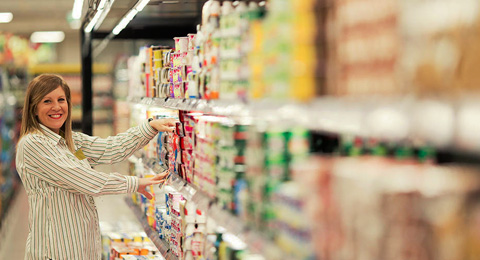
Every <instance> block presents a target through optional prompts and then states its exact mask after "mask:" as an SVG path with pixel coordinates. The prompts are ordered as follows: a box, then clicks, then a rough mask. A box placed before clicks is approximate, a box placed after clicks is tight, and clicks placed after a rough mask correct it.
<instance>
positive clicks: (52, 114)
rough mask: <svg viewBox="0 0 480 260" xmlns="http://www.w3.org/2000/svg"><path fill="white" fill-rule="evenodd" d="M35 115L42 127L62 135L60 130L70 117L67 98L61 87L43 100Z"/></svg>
mask: <svg viewBox="0 0 480 260" xmlns="http://www.w3.org/2000/svg"><path fill="white" fill-rule="evenodd" d="M35 115H36V116H37V117H38V120H39V121H40V123H41V124H42V125H44V126H46V127H48V128H49V129H50V130H52V131H53V132H55V133H57V134H59V133H60V128H61V127H62V126H63V124H64V123H65V120H67V116H68V102H67V98H66V96H65V92H64V91H63V89H62V88H61V87H60V86H59V87H58V88H56V89H55V90H54V91H52V92H50V93H48V94H47V95H45V97H43V98H42V100H41V101H40V103H38V105H37V111H36V113H35Z"/></svg>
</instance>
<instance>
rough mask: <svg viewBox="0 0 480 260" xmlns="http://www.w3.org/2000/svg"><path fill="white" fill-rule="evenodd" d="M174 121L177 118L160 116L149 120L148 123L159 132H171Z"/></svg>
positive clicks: (173, 127)
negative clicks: (160, 117)
mask: <svg viewBox="0 0 480 260" xmlns="http://www.w3.org/2000/svg"><path fill="white" fill-rule="evenodd" d="M176 122H178V120H177V119H174V118H162V119H154V120H152V121H150V125H151V126H152V127H153V128H155V130H157V131H159V132H173V130H174V129H175V123H176Z"/></svg>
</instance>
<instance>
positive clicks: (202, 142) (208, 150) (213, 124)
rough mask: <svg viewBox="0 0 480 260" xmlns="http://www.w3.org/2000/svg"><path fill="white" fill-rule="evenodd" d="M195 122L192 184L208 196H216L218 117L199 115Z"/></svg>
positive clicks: (219, 119)
mask: <svg viewBox="0 0 480 260" xmlns="http://www.w3.org/2000/svg"><path fill="white" fill-rule="evenodd" d="M196 120H197V122H196V123H195V127H194V131H195V146H194V148H193V158H194V160H195V162H194V169H193V184H195V185H196V186H197V187H198V188H199V189H200V190H202V191H204V192H205V193H206V194H207V195H208V196H209V197H211V198H215V196H216V167H217V164H216V162H217V157H216V155H217V154H216V149H215V147H216V143H217V142H218V137H219V132H220V131H219V126H220V121H221V120H222V119H221V118H220V117H216V116H205V115H202V116H199V117H197V118H196Z"/></svg>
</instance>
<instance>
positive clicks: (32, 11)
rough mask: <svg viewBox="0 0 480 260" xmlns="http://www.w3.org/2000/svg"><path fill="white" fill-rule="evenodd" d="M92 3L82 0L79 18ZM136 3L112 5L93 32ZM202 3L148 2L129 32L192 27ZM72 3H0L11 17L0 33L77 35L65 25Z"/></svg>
mask: <svg viewBox="0 0 480 260" xmlns="http://www.w3.org/2000/svg"><path fill="white" fill-rule="evenodd" d="M95 1H96V0H84V7H83V14H82V17H85V15H86V13H87V9H88V3H89V2H90V3H93V2H95ZM137 1H138V0H115V1H113V3H114V4H113V6H112V8H111V10H110V12H109V14H108V16H107V17H106V19H105V20H104V21H103V23H102V26H100V28H98V29H97V31H99V32H110V31H111V30H112V29H113V27H115V25H116V24H117V23H118V22H119V21H120V20H121V18H122V17H123V16H124V15H125V14H126V13H127V12H128V10H129V9H130V8H131V7H132V6H133V5H134V4H135V3H136V2H137ZM205 1H206V0H180V1H176V2H177V3H176V4H165V3H162V2H163V1H162V0H151V1H150V3H149V4H148V6H147V7H146V8H145V10H144V11H143V12H141V13H139V14H138V15H137V17H136V18H135V19H134V21H132V22H131V24H130V25H129V28H131V29H133V30H138V29H142V28H145V27H148V26H151V25H152V24H153V25H156V26H157V28H162V26H172V25H174V26H181V25H185V24H188V25H191V26H194V25H195V24H196V23H194V22H197V21H199V17H198V15H199V11H200V10H201V6H202V5H203V3H204V2H205ZM73 2H74V0H0V12H12V13H13V20H12V21H11V22H10V23H7V24H2V23H0V31H3V32H11V33H14V34H16V35H20V36H25V37H30V35H31V34H32V32H34V31H63V32H65V34H66V35H73V34H75V35H78V34H79V32H78V29H72V28H71V27H70V25H69V23H68V21H67V16H68V15H69V13H70V12H71V10H72V7H73ZM170 2H172V1H170ZM174 2H175V1H174ZM159 26H160V27H159ZM193 28H194V27H193Z"/></svg>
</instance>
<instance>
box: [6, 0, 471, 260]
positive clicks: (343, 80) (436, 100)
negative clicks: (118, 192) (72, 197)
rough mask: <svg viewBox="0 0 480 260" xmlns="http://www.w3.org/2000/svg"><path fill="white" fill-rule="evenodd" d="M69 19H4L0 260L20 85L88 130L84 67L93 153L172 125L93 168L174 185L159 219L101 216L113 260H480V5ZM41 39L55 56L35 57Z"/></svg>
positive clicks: (185, 6) (16, 5) (138, 204)
mask: <svg viewBox="0 0 480 260" xmlns="http://www.w3.org/2000/svg"><path fill="white" fill-rule="evenodd" d="M75 2H77V1H75ZM79 2H81V1H79ZM73 6H74V1H73V0H45V1H41V3H40V2H38V1H34V0H22V1H13V0H10V1H2V2H1V3H0V12H12V13H13V20H12V21H11V22H10V23H5V24H2V23H0V72H1V81H0V86H1V88H2V97H1V105H2V117H1V122H0V123H1V137H2V154H1V162H2V173H1V177H0V187H1V189H0V191H1V195H2V201H1V202H2V210H1V211H0V219H1V221H2V222H1V223H2V224H1V225H0V227H2V229H1V233H0V258H1V259H3V258H4V257H5V259H7V258H8V257H13V259H17V258H15V257H16V256H17V255H20V256H21V255H23V252H22V250H23V249H22V248H18V249H15V250H12V249H11V248H14V247H11V246H10V245H11V244H9V243H11V242H15V244H16V245H17V246H16V247H18V244H21V243H23V242H21V243H20V242H19V241H17V240H16V239H13V237H15V236H16V238H17V239H20V240H21V239H23V237H25V236H26V234H25V233H21V232H17V231H13V229H12V228H10V227H18V230H24V231H25V230H26V223H27V222H26V221H27V220H26V212H27V208H26V207H27V205H26V204H25V203H26V194H25V193H24V191H23V189H22V187H21V184H20V182H19V180H18V177H17V176H16V173H15V170H14V162H13V160H12V158H14V157H13V155H14V149H12V147H14V146H15V143H16V141H17V135H18V129H19V111H20V109H21V105H22V102H23V97H22V95H23V93H24V92H25V88H26V84H27V83H28V81H29V80H30V79H31V78H32V77H34V76H35V75H37V74H40V73H58V74H61V75H63V76H64V77H65V79H66V80H67V82H68V83H69V84H70V86H71V88H72V90H73V93H74V94H73V100H72V101H73V103H74V111H73V114H74V128H75V129H77V130H78V129H81V127H82V123H83V124H85V123H88V122H89V120H82V109H81V108H82V104H83V105H85V103H82V98H83V97H82V84H83V85H85V79H83V80H84V81H83V82H82V75H83V76H85V75H87V76H88V75H89V74H88V73H87V74H85V71H82V65H83V66H84V67H83V69H85V64H87V65H93V66H92V72H93V76H92V77H91V78H90V77H88V78H87V80H90V79H91V80H92V93H91V95H90V98H91V99H92V101H93V102H92V104H91V109H92V110H93V112H92V114H93V120H91V122H92V123H93V125H92V127H93V134H94V135H99V136H103V137H105V136H108V135H111V134H115V133H118V132H121V131H124V130H126V129H127V128H129V127H130V126H134V125H138V123H139V122H141V120H145V119H146V118H151V117H156V118H165V117H174V118H178V119H179V121H180V122H179V124H177V127H176V131H175V132H174V133H169V134H163V135H159V136H158V138H155V139H154V140H152V142H151V143H150V144H149V145H148V146H147V147H146V148H145V149H144V150H141V151H139V152H138V153H136V154H135V155H134V156H132V157H131V158H130V159H129V160H128V162H125V163H123V164H119V165H114V166H112V167H102V168H98V169H99V170H103V171H118V172H121V173H123V174H129V175H135V176H139V177H146V176H151V175H152V174H155V173H158V172H159V171H161V170H163V169H168V170H169V171H170V172H171V177H170V179H169V183H168V185H165V186H163V187H158V188H157V187H152V190H151V192H153V193H154V194H155V197H154V199H152V200H147V199H146V198H144V197H142V196H140V195H133V196H128V197H127V198H124V197H123V196H107V197H102V198H98V199H97V203H98V205H97V206H98V209H99V212H100V220H101V221H102V225H101V226H102V234H103V240H104V241H103V243H104V247H105V250H104V251H105V252H104V256H105V259H144V258H141V257H138V258H134V257H135V256H133V255H135V254H140V252H143V253H144V254H156V255H157V256H158V254H159V253H160V254H162V255H163V256H164V257H165V258H167V259H187V260H193V259H218V260H227V259H243V260H246V259H250V260H252V259H269V260H270V259H322V260H323V259H325V260H328V259H332V260H337V259H338V260H340V259H382V260H386V259H392V260H393V259H418V260H420V259H422V260H423V259H425V260H427V259H428V260H430V259H432V260H433V259H435V260H437V259H438V260H443V259H445V260H446V259H449V260H450V259H458V260H460V259H461V260H466V259H472V260H473V259H478V258H480V251H479V248H480V224H479V223H480V221H479V219H480V198H479V194H480V193H479V192H480V171H479V168H478V167H479V163H480V156H479V154H480V135H479V134H478V133H479V132H480V103H479V100H480V95H479V94H480V93H479V90H480V77H478V75H479V74H478V73H477V68H478V67H479V65H480V49H479V47H478V46H480V15H479V14H480V2H479V1H477V0H440V1H431V0H383V1H378V0H347V1H344V0H269V1H266V2H265V1H256V0H255V1H215V0H208V1H207V0H205V1H202V0H196V1H194V0H192V1H182V0H181V1H154V0H152V1H148V0H139V1H134V0H131V1H130V0H116V1H108V0H101V1H100V0H99V1H87V0H86V1H84V2H83V9H82V10H83V11H82V12H81V14H80V15H79V14H73V17H75V16H76V17H78V18H79V19H77V20H75V19H73V18H72V13H71V12H72V7H73ZM144 8H145V9H144ZM102 15H103V16H102ZM7 18H8V17H7ZM7 18H5V19H7ZM1 20H2V18H1V16H0V21H1ZM81 21H83V22H84V24H83V26H82V24H81ZM39 30H42V31H44V30H48V31H57V30H58V31H62V32H63V34H60V35H59V36H60V38H63V41H61V42H59V43H32V42H31V41H32V40H33V38H31V37H32V36H31V35H32V33H33V32H34V31H39ZM81 31H84V32H85V34H83V33H82V34H81V33H80V32H81ZM90 31H91V32H90ZM81 35H87V36H88V35H94V37H93V38H94V39H93V40H92V41H90V40H89V39H88V37H87V40H85V38H83V39H82V37H81ZM48 38H49V39H52V38H53V36H52V35H51V36H49V37H48ZM82 41H83V44H85V43H87V44H92V50H89V49H88V48H83V49H82V48H81V46H82ZM84 46H87V47H88V45H84ZM82 55H84V56H82ZM85 55H91V60H89V59H88V58H87V59H85ZM87 68H88V66H87ZM15 194H16V195H15ZM12 198H15V199H14V200H13V201H14V203H11V201H12ZM22 203H23V204H22ZM9 205H11V206H10V207H9ZM9 209H10V210H9ZM19 216H21V217H19ZM14 230H17V228H15V229H14ZM147 237H148V238H147ZM22 241H23V240H22ZM139 248H141V249H139ZM137 251H138V252H137ZM15 254H17V255H15ZM13 255H15V257H14V256H13ZM120 255H123V256H120ZM127 255H130V256H127ZM20 256H19V257H18V259H20V258H21V257H20ZM115 257H117V258H115ZM121 257H123V258H121ZM129 257H130V258H129Z"/></svg>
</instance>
